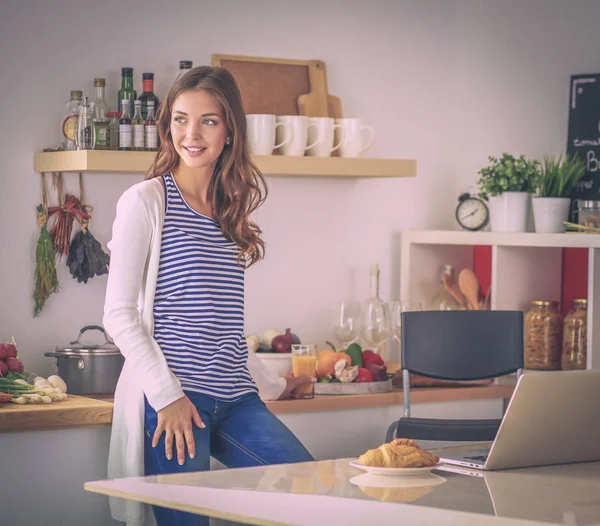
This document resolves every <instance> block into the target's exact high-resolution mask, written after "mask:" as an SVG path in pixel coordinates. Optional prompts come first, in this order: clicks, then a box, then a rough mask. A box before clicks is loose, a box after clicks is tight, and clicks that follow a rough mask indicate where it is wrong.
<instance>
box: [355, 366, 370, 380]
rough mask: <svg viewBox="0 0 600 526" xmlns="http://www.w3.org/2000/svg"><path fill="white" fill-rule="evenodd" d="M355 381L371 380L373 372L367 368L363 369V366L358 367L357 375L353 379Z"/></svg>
mask: <svg viewBox="0 0 600 526" xmlns="http://www.w3.org/2000/svg"><path fill="white" fill-rule="evenodd" d="M354 381H355V382H372V381H373V373H372V372H371V371H369V369H364V368H363V367H359V368H358V376H357V377H356V379H355V380H354Z"/></svg>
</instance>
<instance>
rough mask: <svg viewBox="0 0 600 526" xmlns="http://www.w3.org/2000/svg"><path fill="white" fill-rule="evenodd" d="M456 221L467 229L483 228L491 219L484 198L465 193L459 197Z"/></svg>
mask: <svg viewBox="0 0 600 526" xmlns="http://www.w3.org/2000/svg"><path fill="white" fill-rule="evenodd" d="M455 217H456V221H458V224H459V225H460V226H461V227H462V228H464V229H465V230H471V231H473V232H474V231H476V230H481V229H482V228H484V227H485V226H486V225H487V224H488V223H489V221H490V211H489V209H488V206H487V204H486V203H485V201H484V200H483V199H480V198H479V197H475V196H473V195H471V194H468V193H464V194H461V195H460V196H459V197H458V205H457V206H456V213H455Z"/></svg>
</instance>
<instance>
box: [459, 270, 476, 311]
mask: <svg viewBox="0 0 600 526" xmlns="http://www.w3.org/2000/svg"><path fill="white" fill-rule="evenodd" d="M458 287H459V288H460V291H461V292H462V293H463V294H464V295H465V297H466V298H467V300H468V301H469V304H470V306H471V308H472V309H473V310H479V281H478V280H477V276H476V275H475V273H474V272H473V271H472V270H471V269H468V268H464V269H462V270H461V271H460V273H459V274H458Z"/></svg>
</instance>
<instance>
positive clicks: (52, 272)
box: [33, 205, 58, 317]
mask: <svg viewBox="0 0 600 526" xmlns="http://www.w3.org/2000/svg"><path fill="white" fill-rule="evenodd" d="M37 217H38V223H39V225H40V236H39V238H38V241H37V245H36V249H35V289H34V291H33V301H34V310H33V316H34V317H35V316H37V315H38V314H39V313H40V312H41V311H42V309H43V308H44V305H45V303H46V300H47V299H48V298H49V297H50V294H52V293H54V292H58V278H57V276H56V261H55V259H54V247H53V244H52V238H51V237H50V234H49V233H48V228H47V227H46V213H45V211H44V207H43V206H42V205H39V206H38V207H37Z"/></svg>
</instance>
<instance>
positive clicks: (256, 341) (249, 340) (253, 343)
mask: <svg viewBox="0 0 600 526" xmlns="http://www.w3.org/2000/svg"><path fill="white" fill-rule="evenodd" d="M246 344H247V345H248V350H249V351H252V352H256V351H258V346H259V345H260V336H259V335H258V334H249V335H248V336H246Z"/></svg>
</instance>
